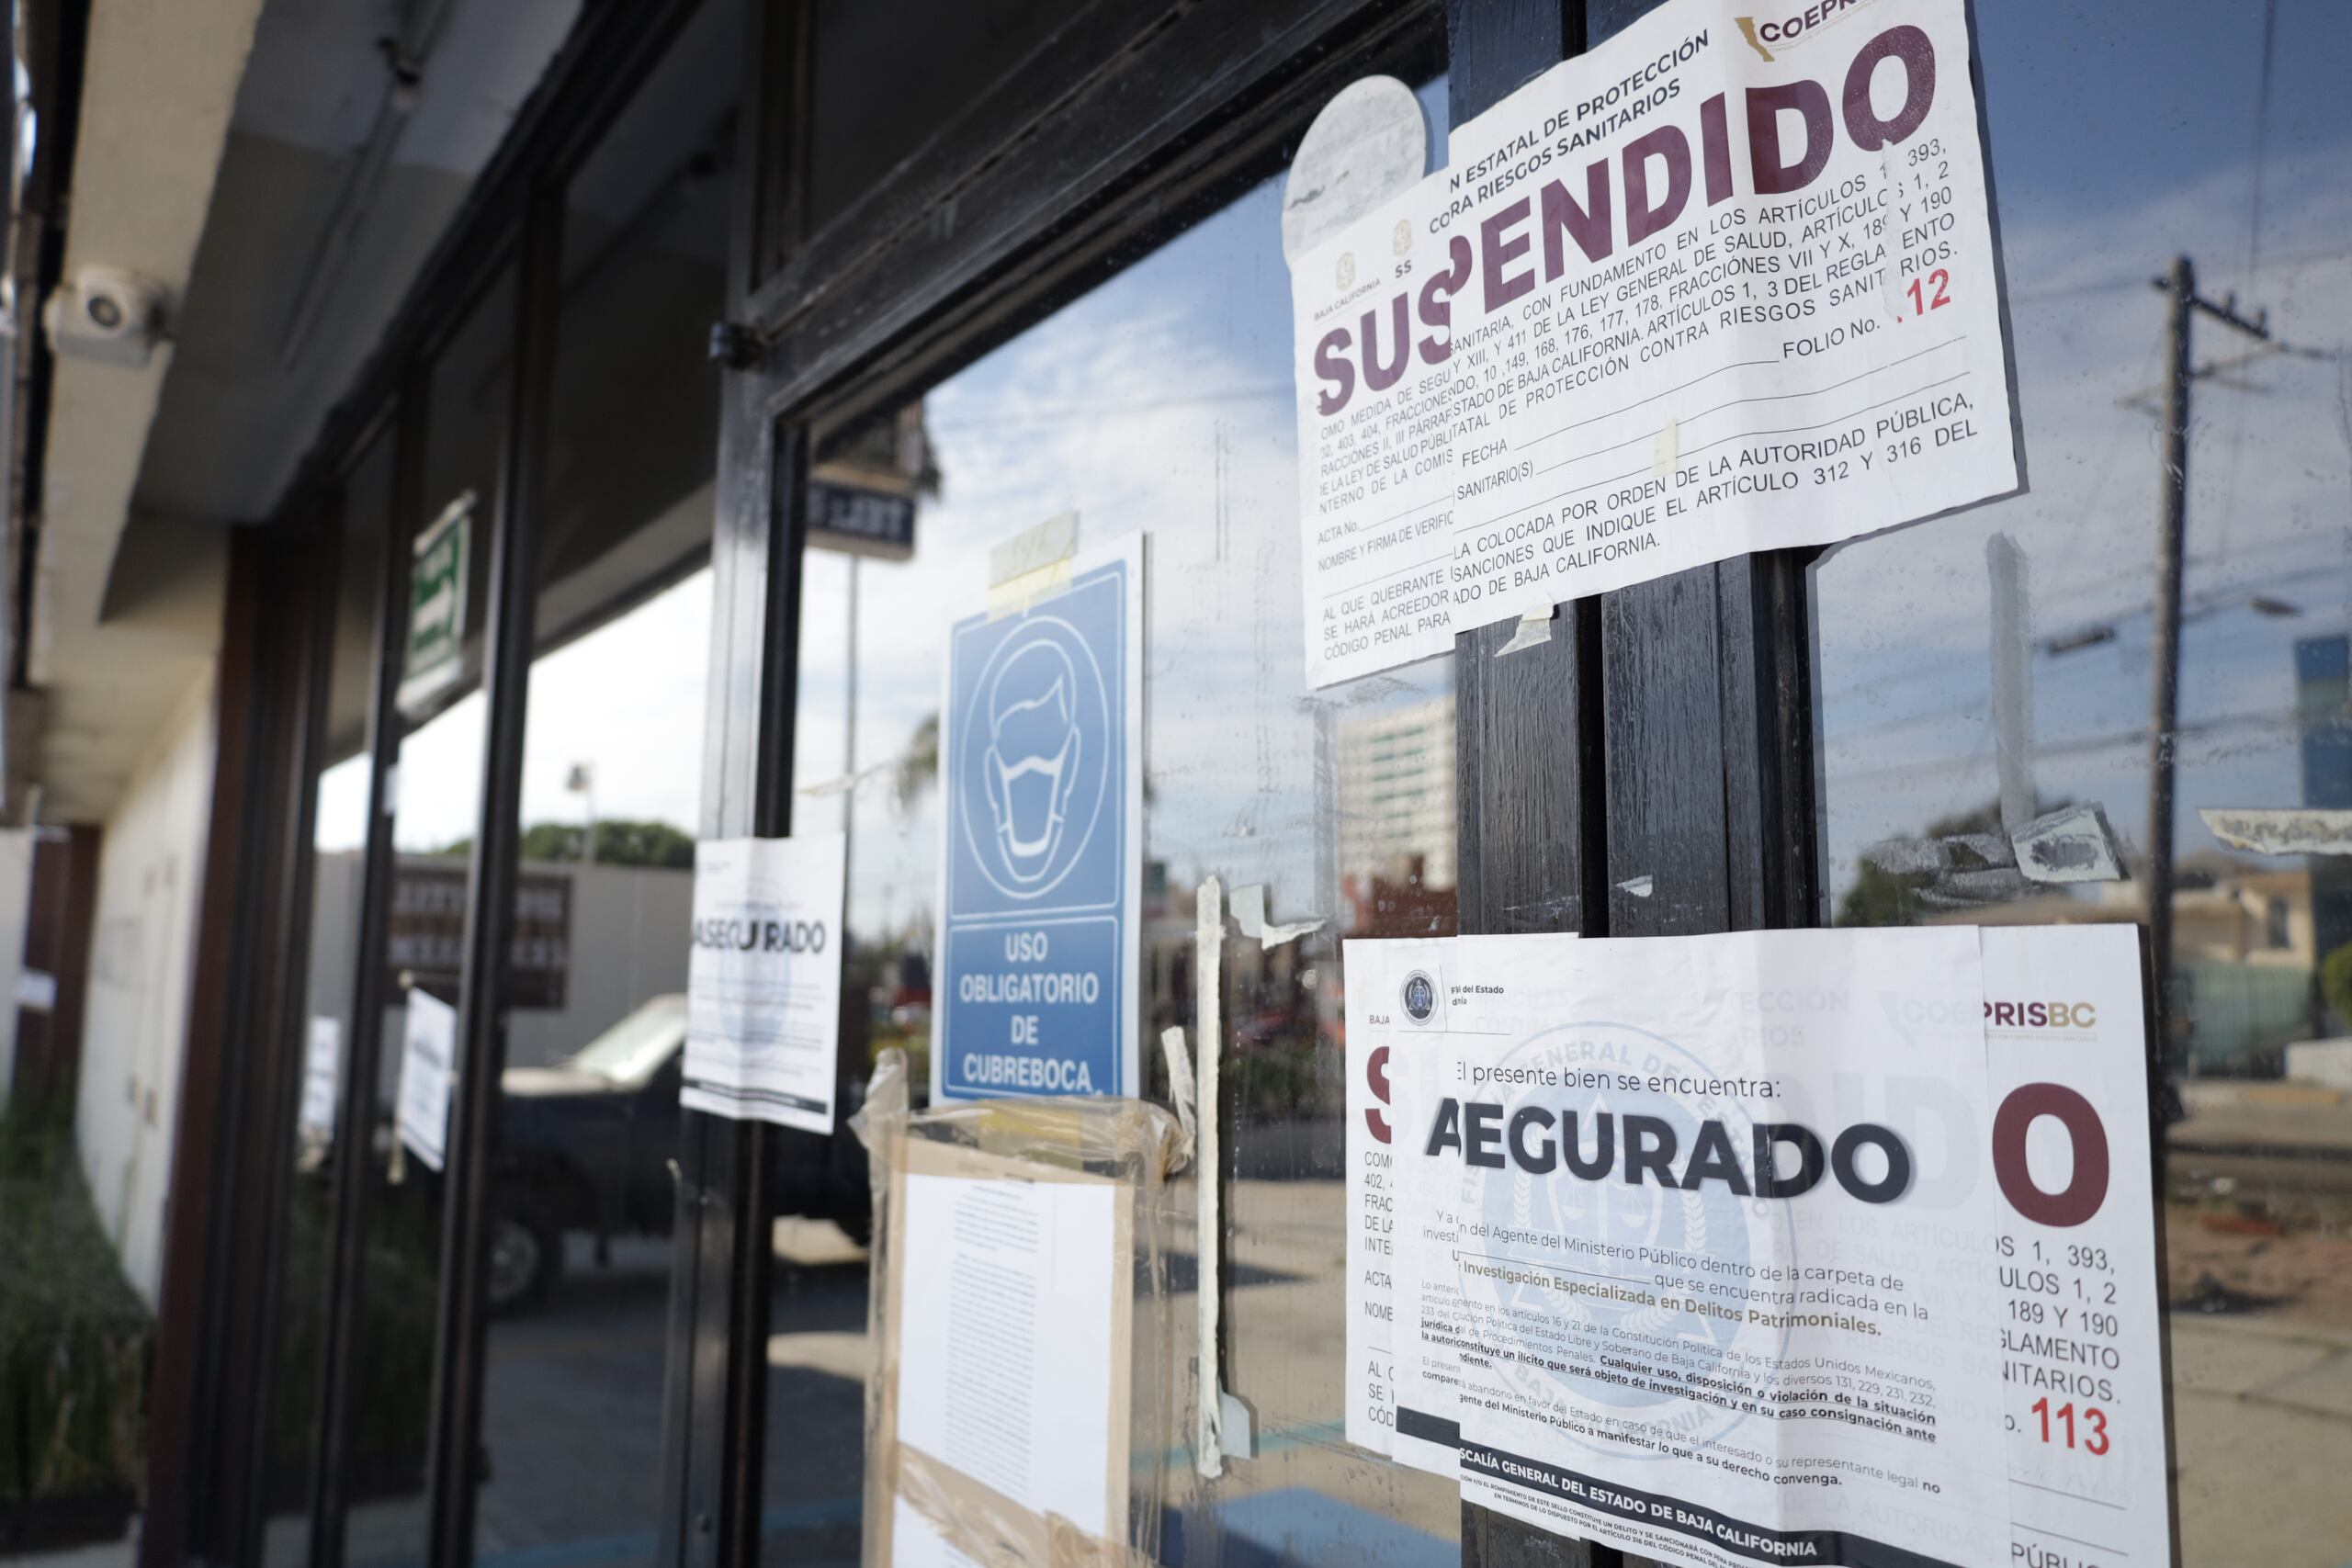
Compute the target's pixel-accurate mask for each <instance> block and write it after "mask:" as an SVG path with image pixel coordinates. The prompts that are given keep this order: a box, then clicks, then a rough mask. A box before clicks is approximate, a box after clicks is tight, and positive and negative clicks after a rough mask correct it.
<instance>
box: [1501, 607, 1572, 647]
mask: <svg viewBox="0 0 2352 1568" xmlns="http://www.w3.org/2000/svg"><path fill="white" fill-rule="evenodd" d="M1557 608H1558V606H1556V605H1553V604H1546V605H1544V607H1543V608H1542V609H1540V610H1530V611H1528V612H1527V614H1525V615H1521V616H1520V618H1519V629H1518V630H1517V631H1514V632H1512V633H1511V634H1510V641H1509V642H1507V643H1505V644H1503V645H1502V646H1501V647H1500V648H1498V649H1495V657H1496V658H1497V659H1500V658H1502V657H1503V655H1505V654H1507V653H1524V652H1526V651H1527V650H1528V649H1531V648H1541V647H1543V646H1544V644H1545V643H1547V642H1550V641H1551V640H1552V615H1553V613H1554V611H1555V610H1556V609H1557Z"/></svg>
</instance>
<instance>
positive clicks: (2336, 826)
mask: <svg viewBox="0 0 2352 1568" xmlns="http://www.w3.org/2000/svg"><path fill="white" fill-rule="evenodd" d="M2197 815H2198V817H2199V819H2200V820H2202V821H2203V822H2204V824H2205V826H2206V827H2207V828H2208V829H2211V832H2212V835H2213V837H2215V838H2217V839H2219V840H2222V842H2223V843H2225V844H2227V845H2229V846H2230V848H2232V849H2233V850H2246V851H2249V852H2253V853H2255V854H2258V855H2341V854H2352V811H2345V810H2337V809H2331V808H2327V807H2309V806H2286V807H2252V808H2246V807H2240V808H2236V809H2232V808H2230V807H2211V806H2207V807H2199V808H2198V812H2197Z"/></svg>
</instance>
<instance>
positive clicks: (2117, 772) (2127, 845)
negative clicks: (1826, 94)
mask: <svg viewBox="0 0 2352 1568" xmlns="http://www.w3.org/2000/svg"><path fill="white" fill-rule="evenodd" d="M2145 20H2146V18H2145V17H2140V16H2136V15H2135V16H2131V17H2126V16H2124V15H2122V14H2119V13H2111V12H2109V11H2108V10H2106V9H2104V8H2100V7H2095V6H2065V7H2063V8H2061V9H2059V10H2052V9H2051V8H2049V7H2032V8H2020V7H2004V6H1990V7H1980V9H1979V12H1978V17H1977V22H1978V28H1979V39H1980V43H1981V48H1982V52H1983V60H1984V70H1983V76H1982V80H1983V82H1984V87H1985V94H1986V98H1987V118H1988V120H1989V124H1990V128H1991V144H1992V157H1993V170H1994V175H1995V177H1996V181H1997V186H1998V191H1999V199H2000V209H2001V238H2002V243H2003V249H2004V252H2005V254H2006V258H2007V282H2008V288H2009V305H2010V310H2011V313H2012V316H2013V319H2014V321H2015V332H2016V343H2017V359H2018V400H2019V404H2020V407H2021V409H2022V414H2023V420H2024V430H2025V443H2026V454H2027V460H2028V464H2029V468H2030V479H2031V483H2032V491H2031V492H2030V494H2028V495H2026V496H2023V497H2020V498H2018V499H2017V500H2013V501H2010V502H2004V503H2001V504H1999V505H1996V506H1991V507H1985V508H1982V509H1979V510H1976V511H1973V512H1970V513H1965V514H1963V515H1961V516H1958V517H1953V518H1946V519H1942V520H1939V521H1937V522H1933V523H1929V524H1927V525H1923V526H1921V527H1918V528H1915V529H1910V530H1905V531H1904V532H1901V533H1898V534H1894V535H1892V536H1886V537H1883V538H1877V539H1871V540H1865V541H1861V542H1859V543H1856V544H1854V545H1851V546H1848V547H1843V548H1841V549H1838V550H1837V551H1835V552H1833V553H1832V554H1831V555H1830V556H1828V557H1827V558H1825V559H1824V560H1823V561H1822V562H1821V563H1820V565H1819V566H1818V567H1817V569H1816V570H1815V624H1816V627H1817V638H1818V671H1817V676H1816V680H1817V691H1818V693H1819V703H1820V708H1819V714H1820V740H1821V751H1820V773H1821V784H1822V791H1823V800H1824V805H1825V818H1824V826H1825V839H1826V844H1825V852H1826V893H1827V899H1828V903H1829V909H1828V911H1827V916H1828V918H1829V919H1832V920H1834V921H1835V922H1836V923H1838V924H1841V925H1887V924H1925V923H1935V922H1956V923H1967V924H1996V925H2040V924H2049V923H2067V922H2076V921H2117V922H2131V923H2140V924H2145V923H2146V921H2147V919H2148V916H2149V911H2150V909H2151V908H2152V907H2164V908H2168V909H2169V913H2170V933H2171V934H2170V942H2169V943H2168V947H2167V950H2166V951H2164V952H2160V953H2154V954H2153V955H2152V956H2153V959H2154V964H2155V967H2156V970H2157V972H2158V974H2159V976H2161V983H2162V985H2163V987H2164V991H2163V998H2164V1011H2165V1013H2166V1014H2167V1015H2168V1021H2167V1024H2166V1027H2165V1032H2164V1034H2163V1038H2162V1040H2161V1042H2160V1043H2159V1046H2158V1050H2159V1054H2160V1055H2161V1058H2162V1066H2163V1077H2164V1083H2165V1092H2164V1094H2163V1096H2162V1097H2161V1098H2162V1100H2163V1102H2164V1103H2163V1104H2162V1105H2161V1106H2160V1109H2159V1116H2160V1119H2161V1120H2162V1122H2164V1129H2163V1137H2164V1144H2163V1159H2162V1173H2161V1180H2162V1190H2161V1201H2162V1205H2163V1221H2164V1235H2165V1257H2164V1265H2163V1279H2162V1288H2163V1290H2164V1292H2165V1298H2166V1303H2167V1306H2168V1309H2169V1321H2170V1331H2171V1338H2172V1370H2173V1374H2174V1384H2173V1415H2174V1420H2175V1425H2176V1431H2177V1445H2178V1459H2179V1466H2180V1473H2179V1501H2180V1524H2181V1539H2182V1556H2183V1560H2184V1561H2186V1562H2270V1563H2278V1564H2312V1565H2314V1568H2319V1565H2332V1564H2335V1563H2338V1562H2342V1561H2343V1559H2344V1557H2345V1553H2346V1540H2352V1507H2347V1506H2346V1504H2345V1503H2344V1502H2343V1501H2342V1499H2341V1498H2340V1496H2339V1495H2338V1491H2339V1489H2338V1488H2336V1487H2335V1486H2334V1485H2333V1484H2331V1481H2330V1478H2331V1477H2333V1476H2334V1475H2335V1474H2336V1473H2338V1472H2341V1471H2342V1469H2343V1468H2344V1466H2345V1465H2346V1462H2347V1461H2352V1424H2347V1417H2352V1395H2346V1393H2344V1392H2342V1385H2341V1381H2340V1379H2338V1378H2337V1377H2336V1376H2335V1371H2336V1369H2337V1368H2338V1366H2339V1365H2340V1364H2341V1362H2342V1361H2343V1359H2344V1357H2345V1356H2346V1352H2347V1351H2352V1296H2347V1295H2346V1292H2345V1290H2344V1288H2343V1282H2344V1273H2343V1260H2344V1258H2346V1256H2352V1254H2347V1250H2346V1249H2347V1247H2352V1241H2347V1232H2346V1222H2347V1220H2352V1207H2347V1205H2346V1197H2345V1191H2344V1187H2343V1183H2342V1182H2340V1181H2339V1180H2337V1179H2335V1176H2334V1175H2332V1174H2331V1173H2332V1172H2333V1171H2335V1170H2336V1169H2339V1168H2341V1167H2340V1161H2341V1159H2342V1158H2343V1156H2345V1154H2346V1151H2352V1088H2347V1086H2352V1067H2348V1066H2347V1065H2346V1064H2352V1042H2347V1041H2346V1039H2345V1036H2346V1035H2347V1034H2352V983H2347V982H2352V873H2347V872H2346V869H2345V867H2346V861H2345V860H2344V858H2343V857H2342V855H2341V854H2340V853H2336V852H2335V851H2337V850H2340V849H2342V848H2343V847H2344V841H2343V840H2329V839H2326V838H2325V837H2324V836H2323V838H2322V839H2321V840H2318V841H2314V840H2312V839H2311V838H2310V837H2309V836H2308V835H2306V836H2304V837H2301V838H2298V839H2295V840H2277V839H2270V838H2266V834H2267V833H2268V832H2271V831H2273V830H2274V829H2269V828H2266V827H2265V824H2266V823H2275V822H2276V821H2277V820H2278V818H2277V817H2275V816H2274V817H2267V818H2266V817H2265V816H2263V815H2262V814H2263V813H2280V812H2284V813H2286V814H2287V815H2289V816H2290V817H2297V818H2303V819H2304V820H2306V821H2307V822H2308V823H2312V824H2324V823H2325V822H2327V821H2330V820H2334V819H2333V818H2312V817H2310V816H2309V813H2310V812H2313V811H2319V812H2325V811H2333V810H2335V809H2336V808H2340V807H2345V806H2347V805H2352V739H2348V738H2352V716H2348V715H2352V710H2347V706H2346V647H2347V624H2352V576H2347V574H2346V567H2345V563H2346V559H2347V552H2348V551H2352V528H2347V525H2346V512H2345V496H2346V489H2347V484H2352V463H2347V453H2348V451H2352V425H2347V424H2346V398H2347V396H2352V392H2348V391H2347V389H2348V388H2352V382H2348V381H2347V380H2346V370H2345V365H2344V363H2343V360H2342V358H2341V351H2340V349H2339V348H2337V347H2336V345H2338V344H2342V343H2343V342H2344V341H2345V339H2346V336H2347V335H2348V334H2352V269H2347V267H2346V260H2345V242H2344V231H2345V216H2346V204H2345V200H2344V195H2345V190H2346V186H2345V182H2344V180H2343V178H2342V175H2341V173H2340V162H2341V157H2342V152H2343V147H2344V143H2345V141H2346V133H2347V128H2352V121H2347V119H2346V114H2345V111H2344V108H2343V99H2342V93H2341V88H2340V79H2341V75H2342V68H2343V65H2344V63H2345V62H2346V59H2347V58H2352V14H2347V13H2345V12H2343V11H2340V10H2338V9H2336V8H2333V7H2327V6H2265V5H2262V4H2257V3H2256V0H2241V3H2234V4H2228V5H2222V6H2215V7H2208V8H2206V9H2205V10H2203V11H2201V12H2199V16H2198V18H2197V23H2196V41H2195V43H2194V44H2193V46H2192V45H2188V44H2186V43H2185V41H2184V39H2183V38H2182V37H2181V35H2180V34H2179V33H2178V32H2177V30H2176V29H2172V28H2156V29H2149V28H2146V27H2145V26H2144V22H2145ZM2175 256H2186V257H2188V258H2189V259H2190V261H2191V262H2192V264H2193V265H2194V268H2195V272H2196V276H2197V281H2198V288H2199V292H2200V293H2201V294H2202V295H2203V296H2205V297H2206V298H2208V299H2212V300H2213V301H2215V302H2216V303H2221V302H2222V301H2224V300H2225V299H2230V298H2231V297H2234V299H2235V301H2236V305H2237V308H2238V309H2239V310H2240V311H2241V312H2243V313H2245V314H2248V315H2251V314H2252V313H2254V312H2256V311H2258V310H2267V324H2268V327H2269V330H2270V333H2271V341H2270V342H2268V343H2264V342H2260V341H2257V340H2256V339H2255V338H2253V337H2251V336H2249V335H2247V334H2245V333H2239V332H2237V331H2235V330H2233V329H2232V328H2230V327H2229V326H2227V325H2225V324H2223V323H2222V322H2221V321H2218V320H2216V319H2215V318H2213V317H2212V316H2211V315H2209V314H2204V313H2201V312H2200V313H2199V314H2198V315H2197V316H2196V317H2195V318H2194V319H2193V321H2192V323H2191V329H2190V330H2191V332H2192V334H2193V336H2192V340H2191V355H2190V359H2191V363H2192V365H2193V367H2195V376H2194V379H2193V381H2192V383H2191V398H2192V404H2191V421H2190V424H2189V431H2188V488H2187V506H2186V527H2185V545H2184V548H2183V552H2182V557H2181V560H2182V569H2183V570H2182V592H2181V594H2180V596H2179V599H2178V600H2177V615H2167V614H2166V613H2165V608H2164V602H2163V596H2162V595H2161V594H2160V592H2159V562H2160V557H2161V555H2162V553H2163V548H2164V546H2163V541H2162V536H2161V535H2160V531H2159V525H2158V521H2159V517H2160V515H2161V511H2162V507H2161V491H2162V487H2163V485H2164V483H2165V479H2164V477H2163V471H2162V452H2163V446H2162V443H2161V436H2160V433H2159V420H2160V417H2161V414H2160V411H2161V409H2162V407H2163V402H2164V396H2165V374H2166V362H2165V353H2164V347H2165V315H2166V309H2167V303H2168V301H2167V298H2166V296H2165V295H2164V294H2161V293H2158V292H2155V291H2153V290H2152V289H2151V288H2150V287H2149V285H2150V280H2151V279H2152V278H2154V277H2157V276H2162V275H2164V274H2165V273H2166V272H2167V271H2168V270H2169V268H2170V266H2171V265H2172V261H2173V258H2174V257H2175ZM2167 641H2171V642H2172V643H2173V644H2174V645H2175V646H2176V647H2177V656H2178V660H2179V671H2180V676H2179V688H2178V710H2177V722H2176V723H2175V724H2173V725H2172V726H2171V727H2170V728H2163V729H2162V731H2161V733H2160V734H2159V733H2156V731H2157V730H2158V728H2159V721H2158V719H2157V714H2158V712H2159V711H2160V710H2159V708H2158V706H2157V698H2156V696H2155V691H2156V686H2157V670H2158V668H2159V666H2160V664H2161V662H2162V660H2163V657H2164V648H2165V643H2166V642H2167ZM2166 775H2168V778H2169V785H2170V793H2171V795H2172V810H2171V825H2172V851H2171V853H2170V855H2169V856H2168V857H2166V856H2162V855H2160V854H2159V853H2157V848H2158V845H2157V841H2156V839H2155V837H2154V835H2152V833H2151V830H2150V829H2151V824H2152V822H2153V821H2154V820H2155V818H2154V817H2153V816H2152V815H2151V812H2152V797H2160V796H2161V795H2162V794H2163V791H2164V786H2165V783H2166ZM2314 850H2315V851H2318V852H2312V851H2314ZM2152 900H2153V901H2155V903H2154V905H2152Z"/></svg>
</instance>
